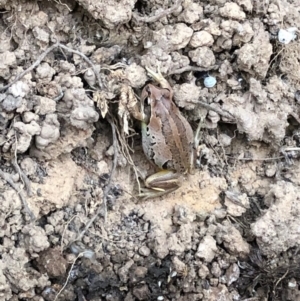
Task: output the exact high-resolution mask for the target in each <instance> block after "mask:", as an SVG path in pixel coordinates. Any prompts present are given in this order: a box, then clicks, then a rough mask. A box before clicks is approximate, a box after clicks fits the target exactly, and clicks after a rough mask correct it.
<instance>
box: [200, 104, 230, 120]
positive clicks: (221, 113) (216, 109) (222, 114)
mask: <svg viewBox="0 0 300 301" xmlns="http://www.w3.org/2000/svg"><path fill="white" fill-rule="evenodd" d="M198 103H199V104H200V105H201V106H202V107H204V108H205V109H207V110H210V111H214V112H216V113H218V114H219V115H221V116H223V117H225V118H228V119H233V120H235V117H234V116H233V115H232V114H231V113H230V112H228V111H224V110H222V109H221V108H216V107H212V106H211V105H209V104H208V103H206V102H203V101H201V100H198Z"/></svg>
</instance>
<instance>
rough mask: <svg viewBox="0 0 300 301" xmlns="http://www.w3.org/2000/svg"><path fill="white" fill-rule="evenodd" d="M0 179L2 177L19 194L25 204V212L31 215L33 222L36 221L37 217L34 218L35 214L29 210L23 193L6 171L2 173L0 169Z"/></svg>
mask: <svg viewBox="0 0 300 301" xmlns="http://www.w3.org/2000/svg"><path fill="white" fill-rule="evenodd" d="M0 177H1V178H2V179H3V180H4V181H6V182H7V183H8V184H9V185H10V186H11V187H12V188H13V189H14V190H15V191H16V192H17V193H18V195H19V197H20V200H21V202H22V204H23V207H24V210H25V211H26V212H27V213H28V214H29V216H30V218H31V220H34V219H35V216H34V214H33V212H32V211H31V210H30V209H29V207H28V204H27V201H26V199H25V197H24V196H23V194H22V192H21V191H19V189H18V187H17V185H16V184H15V183H14V181H13V180H12V179H11V177H9V176H8V175H7V173H5V172H4V171H2V170H1V169H0Z"/></svg>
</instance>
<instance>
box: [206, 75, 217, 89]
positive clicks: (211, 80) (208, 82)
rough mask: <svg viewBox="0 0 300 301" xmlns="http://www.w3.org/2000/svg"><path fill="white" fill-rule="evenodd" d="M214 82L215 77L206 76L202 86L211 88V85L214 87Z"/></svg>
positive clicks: (215, 81)
mask: <svg viewBox="0 0 300 301" xmlns="http://www.w3.org/2000/svg"><path fill="white" fill-rule="evenodd" d="M216 83H217V80H216V78H215V77H213V76H210V75H209V76H207V77H206V78H205V79H204V86H205V87H206V88H212V87H214V86H215V85H216Z"/></svg>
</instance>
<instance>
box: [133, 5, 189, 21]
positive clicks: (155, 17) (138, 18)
mask: <svg viewBox="0 0 300 301" xmlns="http://www.w3.org/2000/svg"><path fill="white" fill-rule="evenodd" d="M182 1H183V0H177V1H176V2H175V3H174V5H173V6H171V7H170V8H167V9H165V10H163V11H161V12H158V13H154V15H153V16H146V17H141V16H139V15H138V14H137V13H135V12H134V13H133V15H132V17H133V18H134V19H135V20H136V21H138V22H145V23H153V22H156V21H158V20H159V19H161V18H163V17H165V16H167V15H170V14H172V13H173V12H174V11H175V10H176V9H177V8H178V7H179V6H180V5H181V3H182Z"/></svg>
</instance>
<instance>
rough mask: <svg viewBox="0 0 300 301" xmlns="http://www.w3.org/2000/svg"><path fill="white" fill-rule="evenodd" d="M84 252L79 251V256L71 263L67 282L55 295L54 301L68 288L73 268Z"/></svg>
mask: <svg viewBox="0 0 300 301" xmlns="http://www.w3.org/2000/svg"><path fill="white" fill-rule="evenodd" d="M83 254H84V252H82V253H79V254H78V255H77V257H76V258H75V259H74V261H73V263H72V265H71V268H70V271H69V273H68V277H67V279H66V282H65V284H64V285H63V287H62V288H61V289H60V291H59V292H58V293H57V295H56V296H55V298H54V301H56V300H57V298H58V297H59V295H60V294H61V293H62V291H63V290H64V289H65V288H66V286H67V284H68V282H69V279H70V277H71V273H72V270H73V268H74V265H75V263H76V261H77V259H78V258H80V257H82V256H83Z"/></svg>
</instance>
